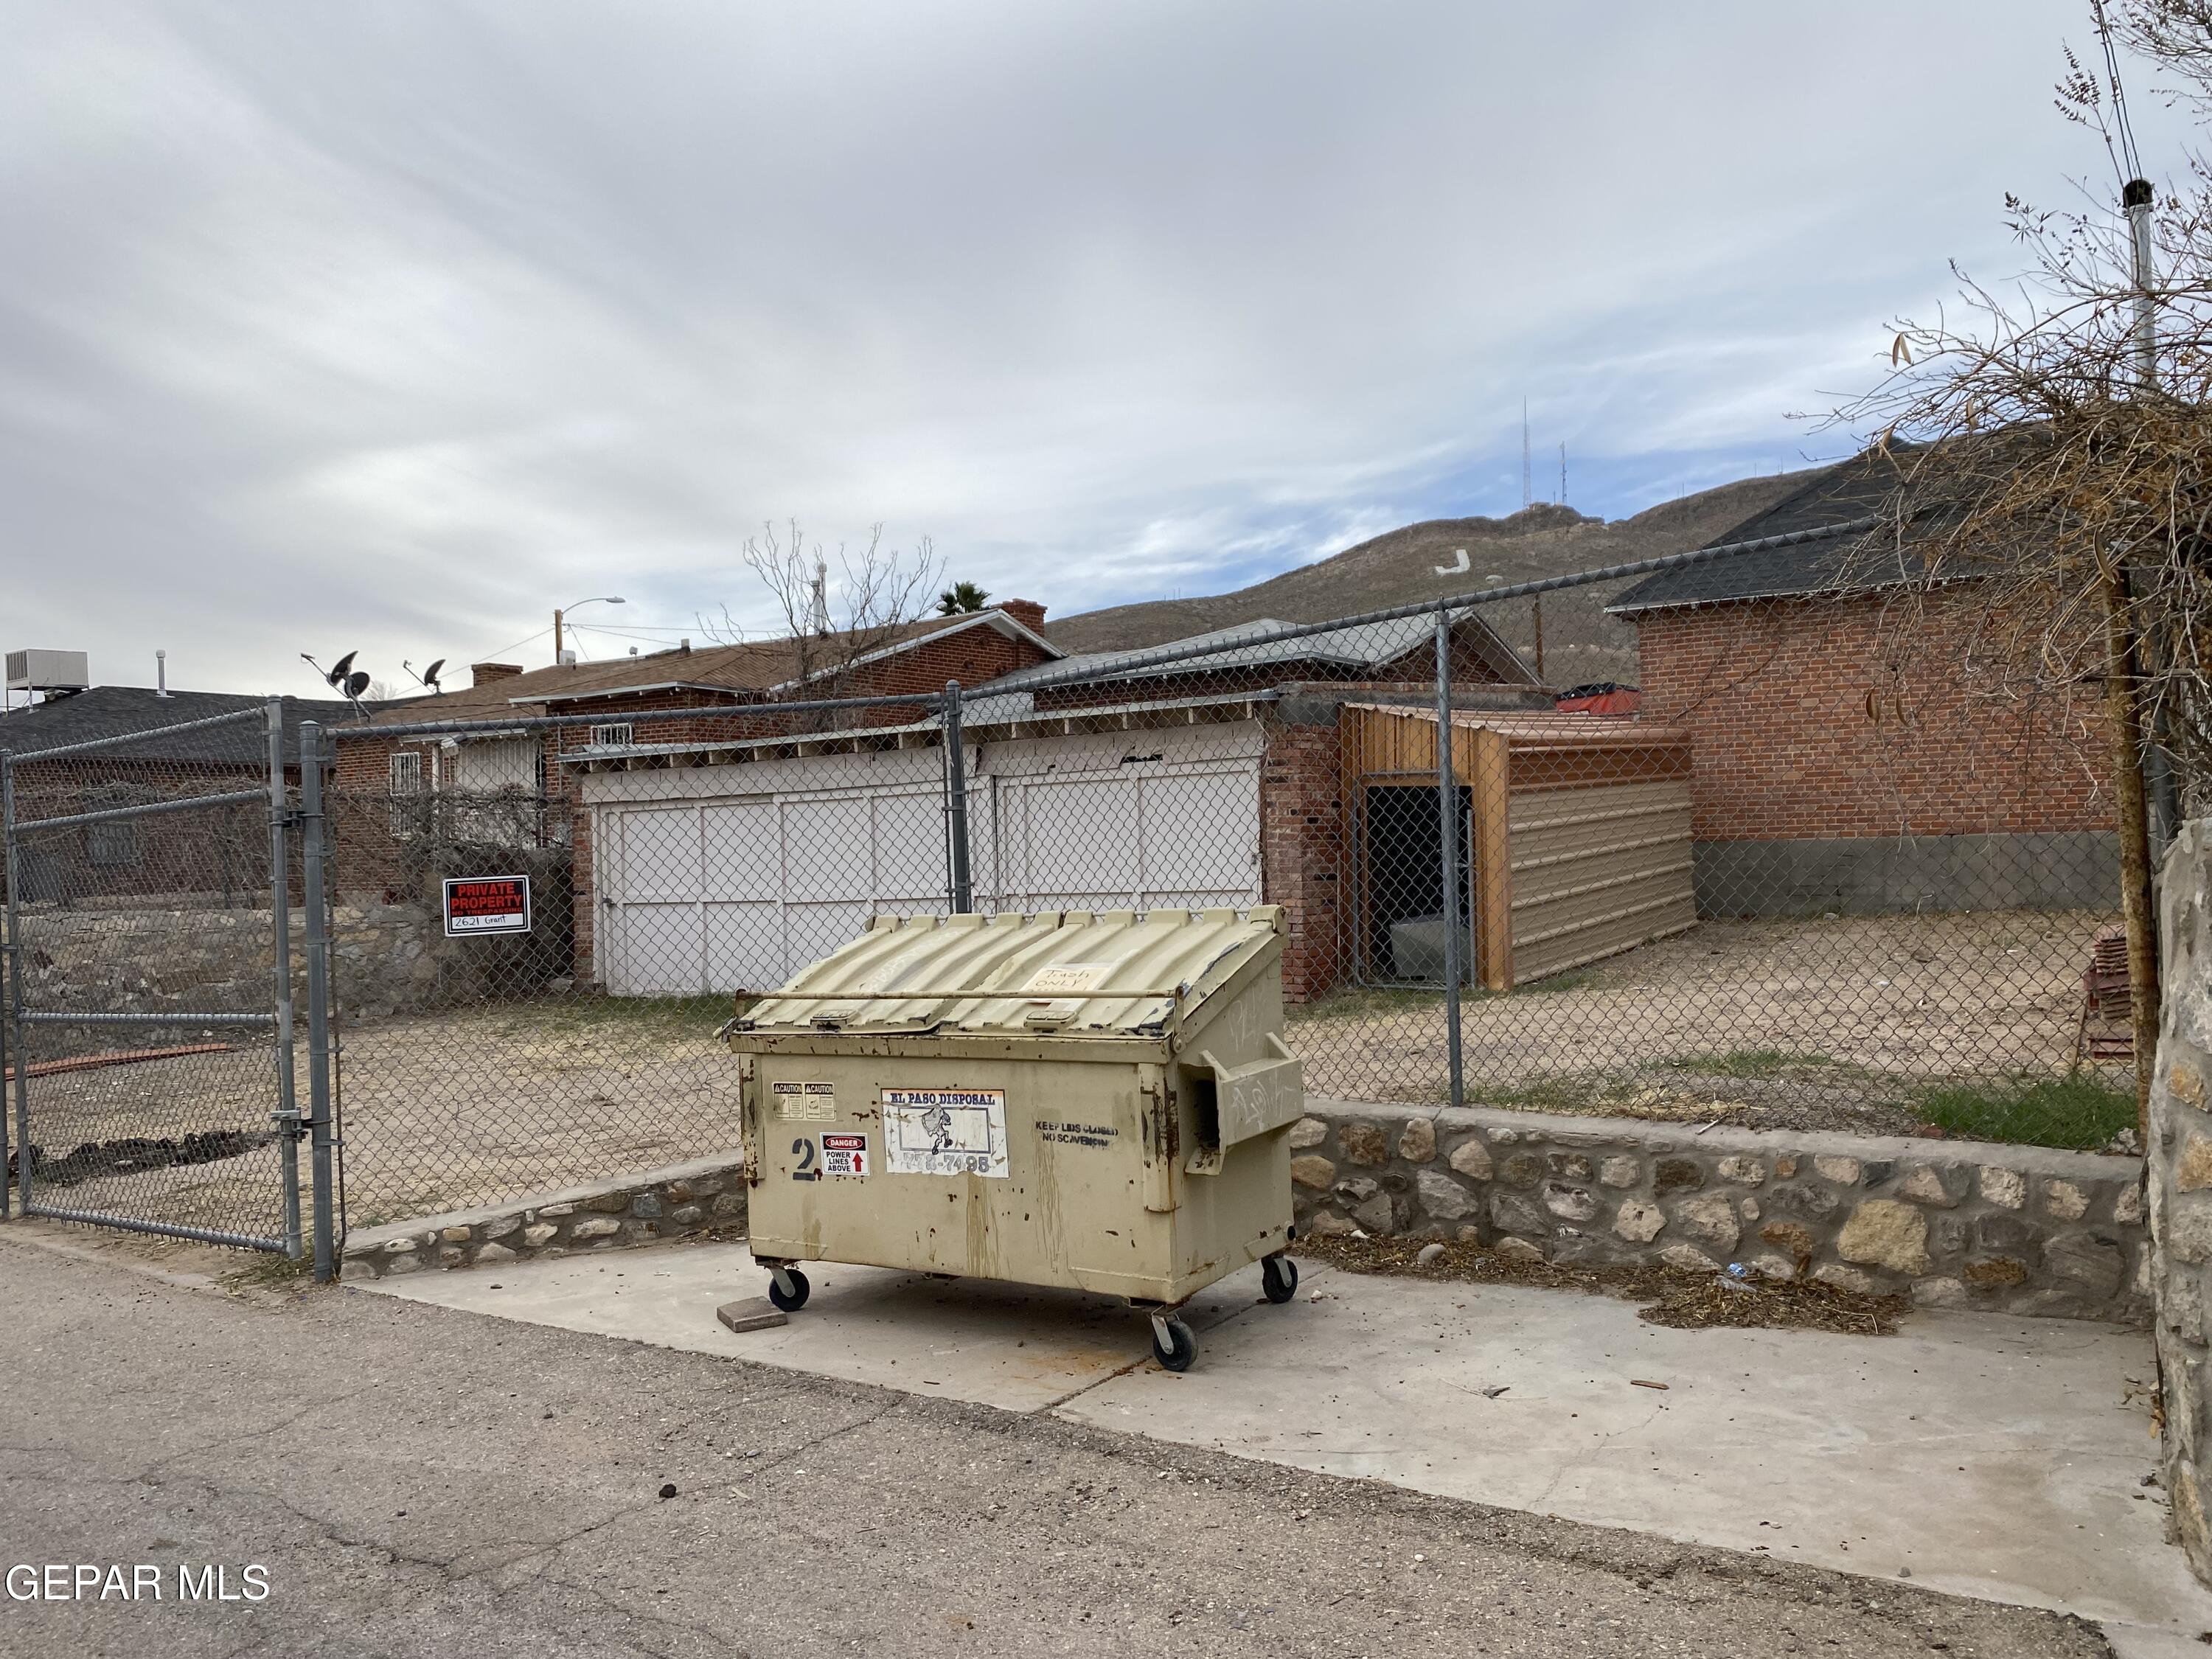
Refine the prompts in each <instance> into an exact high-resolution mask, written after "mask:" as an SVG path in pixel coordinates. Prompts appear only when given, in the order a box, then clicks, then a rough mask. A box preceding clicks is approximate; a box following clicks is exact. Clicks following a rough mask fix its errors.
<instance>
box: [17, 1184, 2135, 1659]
mask: <svg viewBox="0 0 2212 1659" xmlns="http://www.w3.org/2000/svg"><path fill="white" fill-rule="evenodd" d="M24 1225H25V1224H15V1228H21V1227H23V1226H24ZM15 1228H11V1229H9V1230H5V1231H0V1302H4V1303H5V1304H6V1305H7V1306H8V1307H9V1309H10V1310H11V1315H10V1326H9V1336H10V1339H11V1340H10V1345H9V1346H10V1355H9V1426H8V1431H7V1432H6V1434H5V1436H4V1437H0V1537H3V1538H4V1540H5V1549H4V1552H0V1553H5V1556H6V1559H7V1561H8V1562H9V1563H14V1562H34V1563H46V1562H57V1563H66V1564H76V1563H86V1564H93V1565H105V1564H112V1563H122V1564H126V1565H129V1564H137V1563H148V1564H152V1565H156V1566H158V1567H160V1568H161V1570H162V1571H163V1572H164V1573H165V1574H166V1575H167V1581H168V1583H170V1585H171V1587H172V1594H171V1595H170V1596H169V1597H168V1599H166V1600H165V1601H161V1602H160V1603H153V1602H148V1601H131V1602H126V1601H119V1600H111V1601H82V1602H60V1603H53V1604H47V1603H42V1602H15V1601H5V1600H0V1650H4V1651H6V1652H8V1653H9V1654H10V1655H21V1656H25V1659H44V1656H49V1655H51V1656H70V1659H76V1656H85V1655H118V1656H123V1655H127V1656H131V1659H137V1656H142V1655H148V1654H159V1655H161V1656H163V1659H202V1656H207V1659H214V1656H233V1655H237V1654H241V1653H245V1652H248V1651H255V1650H260V1651H266V1652H270V1653H282V1654H287V1655H293V1654H297V1655H317V1656H323V1655H330V1656H354V1655H361V1656H368V1655H415V1654H425V1655H428V1654H468V1655H471V1656H476V1659H498V1656H505V1655H510V1654H512V1655H526V1656H530V1659H544V1656H547V1655H553V1654H559V1655H572V1654H573V1655H590V1656H596V1655H603V1654H604V1655H616V1654H623V1655H638V1654H642V1655H654V1656H667V1659H678V1656H690V1655H698V1656H702V1659H703V1656H710V1655H711V1656H714V1659H724V1656H729V1655H733V1654H734V1655H745V1654H757V1655H763V1656H767V1655H774V1656H777V1659H787V1656H788V1659H808V1656H813V1655H829V1654H839V1655H852V1654H856V1653H857V1654H882V1655H896V1656H900V1659H905V1656H933V1655H939V1654H945V1655H951V1654H959V1655H969V1656H992V1655H1010V1656H1011V1655H1041V1654H1066V1655H1090V1654H1100V1655H1107V1654H1111V1655H1124V1654H1132V1653H1151V1652H1158V1653H1175V1654H1193V1655H1205V1656H1212V1655H1236V1656H1245V1655H1249V1656H1255V1659H1258V1656H1305V1655H1313V1656H1358V1655H1378V1656H1379V1655H1385V1654H1387V1655H1389V1656H1392V1659H1421V1656H1428V1655H1436V1656H1454V1659H1458V1656H1467V1655H1483V1656H1489V1659H1566V1656H1577V1659H1613V1656H1619V1659H1665V1656H1684V1659H1688V1656H1695V1659H1707V1656H1711V1655H1713V1654H1723V1653H1729V1654H1759V1655H1769V1654H1774V1655H1799V1654H1819V1655H1824V1656H1837V1659H1859V1656H1867V1659H1875V1656H1880V1659H1893V1656H1895V1659H1903V1656H1908V1655H1910V1656H1915V1659H1925V1656H1928V1655H1929V1654H1932V1653H1939V1652H1940V1653H1945V1654H1948V1655H1952V1656H1957V1659H2106V1656H2107V1655H2108V1650H2107V1648H2106V1644H2105V1643H2104V1641H2103V1639H2102V1638H2101V1637H2100V1636H2099V1635H2098V1634H2097V1633H2096V1632H2093V1631H2092V1630H2091V1629H2089V1628H2088V1627H2087V1626H2084V1625H2082V1624H2081V1623H2080V1622H2078V1621H2076V1620H2069V1619H2065V1618H2062V1617H2059V1616H2057V1615H2053V1614H2050V1613H2038V1612H2033V1611H2029V1610H2026V1609H2021V1608H2014V1607H2000V1606H1996V1605H1991V1604H1987V1603H1981V1602H1973V1601H1955V1600H1951V1599H1948V1598H1946V1597H1943V1596H1940V1595H1932V1594H1929V1593H1928V1592H1926V1591H1923V1590H1919V1589H1914V1588H1912V1587H1911V1586H1909V1585H1905V1584H1900V1583H1896V1582H1894V1581H1886V1580H1883V1581H1878V1580H1874V1579H1864V1578H1853V1577H1844V1576H1843V1575H1840V1574H1836V1573H1830V1572H1824V1571H1818V1570H1814V1569H1810V1568H1804V1567H1797V1566H1791V1565H1785V1564H1782V1563H1776V1562H1771V1561H1766V1560H1763V1559H1754V1558H1751V1557H1747V1556H1739V1555H1732V1554H1729V1553H1723V1552H1719V1551H1713V1550H1702V1549H1695V1548H1690V1547H1682V1546H1678V1545H1673V1544H1668V1543H1666V1542H1663V1541H1658V1540H1656V1539H1650V1538H1646V1537H1643V1536H1640V1535H1638V1534H1627V1533H1619V1532H1610V1531H1606V1530H1602V1529H1600V1528H1587V1527H1579V1526H1575V1525H1572V1524H1570V1523H1566V1522H1559V1521H1554V1520H1551V1519H1548V1518H1546V1517H1542V1516H1530V1515H1523V1514H1517V1513H1513V1512H1510V1511H1500V1510H1486V1509H1482V1508H1479V1507H1476V1506H1474V1505H1470V1504H1455V1503H1452V1502H1450V1501H1449V1500H1445V1499H1441V1498H1428V1497H1424V1496H1420V1495H1418V1494H1413V1493H1407V1492H1401V1491H1397V1490H1395V1489H1393V1488H1390V1487H1387V1486H1380V1485H1375V1484H1370V1483H1368V1482H1364V1481H1345V1480H1330V1479H1328V1478H1327V1477H1323V1476H1318V1475H1313V1474H1303V1473H1300V1472H1297V1471H1293V1470H1289V1469H1283V1468H1275V1467H1273V1466H1270V1465H1265V1464H1258V1463H1250V1462H1239V1461H1237V1460H1235V1459H1231V1458H1228V1457H1225V1456H1219V1455H1212V1454H1207V1453H1204V1452H1199V1451H1193V1450H1187V1449H1175V1448H1170V1447H1164V1446H1161V1445H1158V1444H1154V1443H1148V1442H1146V1441H1141V1440H1137V1439H1131V1438H1124V1437H1118V1436H1115V1435H1111V1434H1107V1433H1103V1432H1100V1431H1093V1430H1090V1429H1085V1428H1079V1427H1076V1426H1074V1425H1067V1424H1063V1423H1060V1422H1057V1421H1054V1420H1052V1419H1042V1418H1036V1417H1020V1416H1014V1415H1011V1414H1007V1413H998V1412H993V1411H990V1410H988V1409H987V1408H983V1407H966V1406H962V1405H958V1404H956V1403H953V1402H950V1401H933V1400H919V1399H915V1398H911V1397H908V1396H906V1395H892V1394H888V1393H884V1392H882V1391H879V1390H876V1389H867V1388H863V1387H860V1386H856V1385H851V1384H845V1383H833V1382H829V1381H825V1380H822V1379H817V1378H813V1377H809V1376H804V1375H800V1374H798V1373H793V1372H789V1371H779V1370H769V1369H765V1368H763V1367H758V1366H754V1365H750V1364H744V1363H742V1362H739V1361H736V1360H727V1359H719V1358H710V1357H708V1356H703V1355H699V1354H690V1353H678V1352H671V1351H669V1350H665V1349H659V1348H647V1347H641V1346H635V1345H631V1344H627V1343H622V1342H617V1341H612V1340H605V1339H602V1338H597V1337H590V1336H583V1335H578V1334H574V1333H570V1332H565V1331H559V1330H555V1329H551V1328H543V1327H533V1326H521V1325H513V1324H508V1323H505V1322H492V1321H486V1320H480V1319H477V1318H476V1317H473V1316H469V1315H465V1314H459V1313H454V1312H451V1311H448V1310H441V1309H436V1308H432V1307H428V1306H423V1305H420V1304H411V1303H407V1302H403V1301H399V1300H397V1299H395V1298H390V1297H372V1296H367V1295H363V1294H361V1293H359V1292H356V1291H347V1290H344V1289H338V1290H335V1291H316V1292H310V1293H306V1294H301V1295H286V1294H280V1293H276V1292H258V1293H253V1294H229V1295H225V1294H222V1293H221V1292H219V1291H214V1290H209V1289H196V1288H190V1287H187V1286H185V1285H180V1284H179V1283H177V1282H174V1280H173V1279H172V1280H167V1281H165V1280H164V1279H159V1278H155V1277H153V1276H149V1274H147V1273H143V1272H137V1271H131V1270H129V1269H126V1268H124V1267H118V1266H117V1265H114V1264H113V1263H112V1262H110V1261H104V1260H82V1259H71V1258H65V1257H61V1256H58V1255H53V1254H51V1253H49V1251H48V1250H46V1249H43V1248H40V1245H39V1244H38V1243H35V1242H33V1241H32V1240H30V1239H27V1238H26V1237H24V1235H23V1234H22V1233H21V1232H19V1231H15ZM11 1234H12V1237H11ZM702 1316H705V1314H704V1312H703V1310H702ZM179 1563H182V1564H189V1565H215V1564H221V1565H226V1566H228V1568H229V1569H230V1582H231V1583H232V1584H233V1585H234V1586H236V1585H237V1584H238V1583H240V1577H241V1571H240V1570H241V1569H242V1568H243V1567H244V1566H245V1565H248V1564H257V1565H260V1566H262V1567H263V1568H264V1570H265V1573H266V1582H267V1583H268V1584H269V1586H270V1593H269V1595H267V1597H266V1599H265V1600H262V1601H258V1602H252V1603H249V1602H244V1601H238V1602H231V1603H225V1604H197V1605H184V1604H179V1602H178V1601H176V1600H175V1598H174V1595H173V1584H174V1576H175V1569H176V1566H177V1565H178V1564H179Z"/></svg>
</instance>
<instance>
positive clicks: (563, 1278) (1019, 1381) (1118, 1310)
mask: <svg viewBox="0 0 2212 1659" xmlns="http://www.w3.org/2000/svg"><path fill="white" fill-rule="evenodd" d="M805 1273H806V1277H807V1279H808V1280H809V1281H810V1282H811V1285H812V1286H813V1291H812V1293H811V1295H810V1296H809V1297H807V1301H806V1305H805V1307H804V1308H802V1309H800V1310H799V1312H798V1313H796V1314H794V1315H793V1316H792V1319H791V1322H790V1323H789V1324H787V1325H785V1326H783V1327H781V1328H777V1329H770V1330H761V1331H751V1332H747V1333H745V1334H742V1335H740V1334H736V1333H733V1332H732V1331H729V1330H726V1329H725V1328H723V1327H722V1325H721V1324H720V1322H718V1321H717V1319H716V1318H715V1310H717V1309H718V1308H719V1307H720V1305H721V1304H724V1303H727V1302H732V1301H739V1300H744V1299H745V1298H747V1297H765V1295H766V1294H767V1291H768V1283H769V1275H768V1273H767V1272H766V1271H765V1270H764V1269H762V1268H760V1267H755V1266H754V1265H753V1259H752V1255H751V1253H750V1251H748V1250H747V1249H745V1248H744V1246H743V1245H742V1244H700V1245H683V1246H677V1247H675V1248H672V1249H643V1250H608V1251H603V1252H595V1253H593V1254H591V1255H571V1256H563V1257H562V1258H561V1259H559V1260H558V1261H517V1262H510V1263H507V1264H505V1265H502V1266H501V1267H497V1268H483V1267H478V1268H475V1269H472V1270H471V1271H468V1272H463V1273H409V1274H406V1275H404V1277H401V1278H398V1279H376V1280H374V1281H367V1282H362V1283H360V1284H359V1285H358V1288H360V1289H362V1290H364V1291H373V1292H374V1293H376V1294H378V1295H383V1296H397V1297H405V1298H406V1299H408V1300H410V1301H413V1302H429V1303H435V1304H438V1305H439V1306H441V1307H447V1308H460V1309H465V1310H467V1311H469V1312H471V1313H481V1314H493V1315H496V1316H500V1317H501V1318H507V1319H516V1320H520V1321H522V1322H525V1323H526V1324H532V1325H556V1326H559V1327H561V1328H563V1329H565V1330H572V1331H591V1332H595V1333H597V1334H599V1335H602V1336H621V1337H628V1338H629V1339H630V1340H632V1341H636V1342H650V1343H652V1344H653V1345H654V1346H658V1347H664V1348H685V1349H689V1350H690V1351H691V1352H695V1353H719V1354H730V1355H733V1356H735V1357H737V1358H744V1359H752V1360H757V1361H758V1362H759V1363H761V1364H763V1365H781V1366H783V1367H785V1368H787V1369H788V1370H800V1371H809V1372H811V1373H813V1374H814V1375H816V1376H837V1377H843V1378H845V1379H846V1380H848V1381H849V1382H854V1383H875V1384H878V1385H879V1386H881V1387H885V1388H893V1389H905V1390H907V1391H908V1393H910V1394H921V1395H939V1396H943V1397H946V1398H950V1399H954V1400H965V1401H971V1402H973V1403H975V1404H977V1405H983V1406H996V1407H1000V1408H1002V1409H1004V1410H1006V1411H1014V1412H1035V1411H1042V1410H1043V1409H1045V1408H1046V1407H1049V1406H1051V1405H1053V1404H1054V1403H1055V1402H1056V1401H1060V1400H1064V1399H1066V1397H1067V1396H1068V1395H1072V1394H1076V1393H1079V1392H1080V1391H1081V1390H1083V1389H1087V1388H1091V1387H1092V1386H1094V1385H1095V1384H1097V1383H1102V1382H1103V1381H1105V1380H1106V1379H1107V1378H1109V1377H1110V1376H1115V1374H1117V1373H1118V1372H1121V1371H1124V1370H1127V1369H1129V1368H1130V1367H1131V1366H1133V1365H1139V1364H1146V1363H1147V1362H1148V1361H1150V1359H1151V1358H1152V1324H1151V1322H1150V1321H1149V1320H1147V1319H1146V1318H1145V1317H1144V1316H1142V1315H1139V1314H1138V1313H1135V1312H1133V1311H1132V1310H1131V1309H1130V1308H1129V1307H1128V1306H1127V1304H1124V1303H1122V1302H1121V1301H1120V1300H1118V1299H1116V1298H1115V1297H1103V1296H1086V1295H1085V1294H1083V1293H1082V1292H1080V1291H1047V1290H1032V1289H1030V1288H1028V1287H1026V1286H1023V1285H994V1284H991V1283H989V1282H987V1281H985V1280H981V1279H962V1280H958V1281H946V1280H942V1279H931V1278H929V1277H928V1276H927V1275H926V1274H921V1273H894V1272H891V1271H890V1270H889V1269H887V1268H883V1267H845V1266H842V1265H839V1264H836V1263H832V1262H817V1261H810V1262H807V1263H806V1264H805ZM495 1287H496V1288H495ZM1259 1295H1260V1270H1259V1269H1258V1268H1257V1267H1252V1268H1249V1269H1247V1270H1246V1271H1245V1272H1244V1273H1242V1274H1238V1275H1237V1276H1235V1277H1234V1278H1232V1279H1226V1280H1224V1281H1223V1282H1222V1283H1221V1284H1220V1285H1215V1286H1214V1287H1213V1288H1212V1290H1210V1291H1206V1293H1205V1294H1204V1295H1203V1296H1201V1297H1199V1298H1198V1299H1197V1300H1196V1301H1195V1302H1194V1303H1193V1304H1191V1306H1190V1307H1189V1308H1188V1310H1186V1311H1185V1313H1184V1318H1185V1319H1186V1320H1188V1322H1189V1324H1190V1327H1191V1328H1192V1330H1193V1331H1194V1332H1195V1333H1197V1334H1198V1335H1199V1339H1200V1348H1199V1352H1200V1360H1199V1363H1200V1364H1205V1353H1206V1331H1207V1330H1208V1329H1209V1328H1211V1327H1212V1326H1214V1325H1216V1324H1218V1322H1220V1321H1221V1320H1223V1319H1225V1318H1226V1317H1228V1316H1231V1314H1234V1313H1236V1312H1237V1311H1238V1310H1239V1309H1240V1308H1241V1307H1243V1305H1244V1304H1249V1303H1250V1302H1254V1301H1256V1300H1257V1299H1258V1297H1259Z"/></svg>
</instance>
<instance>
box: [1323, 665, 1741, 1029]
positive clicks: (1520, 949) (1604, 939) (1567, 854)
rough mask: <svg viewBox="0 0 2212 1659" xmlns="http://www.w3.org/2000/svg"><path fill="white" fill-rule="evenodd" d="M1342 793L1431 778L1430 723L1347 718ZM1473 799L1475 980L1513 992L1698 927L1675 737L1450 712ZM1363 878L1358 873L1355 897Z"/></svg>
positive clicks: (1459, 767) (1684, 754)
mask: <svg viewBox="0 0 2212 1659" xmlns="http://www.w3.org/2000/svg"><path fill="white" fill-rule="evenodd" d="M1346 714H1347V715H1348V716H1349V717H1350V718H1351V719H1352V721H1353V722H1354V725H1353V729H1352V731H1351V732H1349V733H1348V734H1347V735H1348V737H1349V738H1350V750H1351V754H1350V764H1348V765H1347V766H1346V787H1347V788H1348V789H1350V790H1352V791H1354V792H1362V793H1364V791H1365V790H1367V789H1369V788H1370V787H1406V786H1407V785H1408V784H1410V783H1413V782H1415V781H1417V780H1420V779H1422V778H1428V779H1433V778H1434V777H1435V775H1436V764H1437V744H1436V715H1435V714H1434V713H1433V711H1431V710H1428V709H1425V708H1417V707H1403V708H1395V707H1383V706H1380V705H1358V706H1355V707H1353V708H1348V709H1347V710H1346ZM1452 759H1453V763H1454V766H1453V769H1454V771H1455V773H1456V775H1458V777H1459V778H1460V780H1461V781H1462V783H1464V784H1465V785H1466V786H1467V787H1468V793H1469V796H1470V799H1471V801H1472V806H1471V811H1470V818H1471V822H1470V824H1469V834H1468V845H1469V846H1470V847H1471V848H1473V849H1474V870H1473V872H1472V875H1473V879H1472V880H1471V881H1470V883H1469V884H1468V888H1469V894H1470V905H1471V908H1472V911H1473V915H1472V917H1471V918H1470V923H1471V929H1470V930H1471V933H1472V934H1473V939H1474V979H1475V981H1476V982H1477V983H1480V984H1481V985H1483V986H1485V987H1488V988H1490V989H1492V990H1500V991H1503V990H1510V989H1512V988H1513V987H1515V986H1516V985H1526V984H1528V983H1529V982H1530V981H1534V980H1540V979H1543V978H1545V977H1547V976H1548V975H1553V974H1559V973H1565V972H1566V971H1567V970H1568V969H1572V968H1577V967H1580V966H1582V965H1583V963H1590V962H1595V961H1598V960H1600V959H1601V958H1602V957H1609V956H1614V955H1617V954H1619V953H1620V952H1621V951H1628V950H1632V949H1634V948H1635V947H1636V946H1637V945H1642V944H1645V943H1647V942H1649V941H1650V940H1652V939H1662V938H1664V937H1666V936H1667V935H1668V934H1672V933H1682V932H1684V931H1686V930H1687V929H1688V928H1690V927H1694V926H1695V925H1696V923H1697V900H1696V891H1695V888H1694V886H1693V884H1692V871H1691V857H1690V743H1689V738H1688V735H1687V734H1686V732H1682V731H1680V729H1678V728H1675V727H1673V726H1659V725H1650V724H1645V723H1644V722H1641V721H1636V720H1620V719H1615V718H1610V717H1606V716H1598V715H1573V714H1565V715H1562V714H1499V713H1496V712H1492V711H1486V710H1480V709H1469V710H1455V711H1454V713H1453V716H1452ZM1373 873H1374V872H1370V871H1366V870H1362V871H1359V872H1357V875H1358V883H1359V886H1360V890H1361V891H1362V893H1363V894H1364V893H1365V892H1367V891H1368V890H1370V887H1371V885H1372V876H1373Z"/></svg>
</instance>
